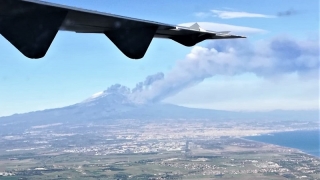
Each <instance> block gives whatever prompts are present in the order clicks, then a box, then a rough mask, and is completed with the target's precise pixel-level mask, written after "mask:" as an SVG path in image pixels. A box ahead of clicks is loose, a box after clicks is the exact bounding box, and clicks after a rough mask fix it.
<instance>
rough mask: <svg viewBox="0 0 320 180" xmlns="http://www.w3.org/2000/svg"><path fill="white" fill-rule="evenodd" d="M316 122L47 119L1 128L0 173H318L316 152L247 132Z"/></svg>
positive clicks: (163, 175) (282, 176)
mask: <svg viewBox="0 0 320 180" xmlns="http://www.w3.org/2000/svg"><path fill="white" fill-rule="evenodd" d="M1 126H2V128H4V127H7V128H9V127H11V126H8V125H1ZM314 127H319V122H317V121H303V122H297V121H283V122H278V121H268V122H264V123H261V122H257V121H241V122H237V121H211V120H206V119H193V120H185V119H179V120H177V119H163V120H162V121H152V120H150V121H148V120H143V121H142V120H136V119H118V120H114V121H112V122H108V123H105V122H98V123H87V122H86V123H77V124H74V123H68V122H66V123H55V124H43V125H37V126H32V127H30V128H26V129H25V130H24V131H22V132H21V133H18V132H17V131H12V132H15V133H6V134H4V133H3V134H2V135H1V137H0V144H1V146H0V179H25V180H27V179H320V178H319V173H320V170H319V166H320V159H319V158H318V157H314V156H311V155H308V154H305V153H303V152H301V151H299V150H296V149H290V148H286V147H281V146H276V145H272V144H265V143H260V142H255V141H250V140H246V139H243V138H242V137H244V136H248V135H255V134H268V133H273V132H279V131H293V130H301V129H305V130H306V129H314ZM11 128H12V127H11Z"/></svg>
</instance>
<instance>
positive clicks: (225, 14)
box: [211, 9, 276, 19]
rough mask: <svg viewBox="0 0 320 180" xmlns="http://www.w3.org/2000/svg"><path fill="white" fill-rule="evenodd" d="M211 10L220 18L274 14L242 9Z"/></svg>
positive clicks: (267, 16)
mask: <svg viewBox="0 0 320 180" xmlns="http://www.w3.org/2000/svg"><path fill="white" fill-rule="evenodd" d="M211 12H212V13H213V14H214V15H215V16H218V17H219V18H222V19H233V18H275V17H276V16H272V15H265V14H257V13H248V12H243V11H221V10H215V9H214V10H211Z"/></svg>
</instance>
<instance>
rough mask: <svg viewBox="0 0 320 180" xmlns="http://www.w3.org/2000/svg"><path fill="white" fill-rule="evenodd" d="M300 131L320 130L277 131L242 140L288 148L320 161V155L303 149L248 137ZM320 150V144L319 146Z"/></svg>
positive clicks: (315, 129)
mask: <svg viewBox="0 0 320 180" xmlns="http://www.w3.org/2000/svg"><path fill="white" fill-rule="evenodd" d="M299 131H319V132H320V129H319V128H311V129H299V130H285V131H275V132H272V133H261V134H257V135H252V136H241V137H240V139H243V140H247V141H252V142H256V143H263V144H269V145H275V146H279V147H283V148H287V149H292V150H294V151H296V152H299V153H303V154H306V155H309V156H312V157H315V158H317V159H320V154H318V155H315V154H310V153H308V152H306V151H304V150H302V149H299V148H296V147H290V146H285V145H279V144H275V143H270V142H264V141H259V140H253V139H249V138H248V137H258V136H274V134H276V133H287V132H299ZM319 148H320V144H319ZM319 152H320V151H318V153H319Z"/></svg>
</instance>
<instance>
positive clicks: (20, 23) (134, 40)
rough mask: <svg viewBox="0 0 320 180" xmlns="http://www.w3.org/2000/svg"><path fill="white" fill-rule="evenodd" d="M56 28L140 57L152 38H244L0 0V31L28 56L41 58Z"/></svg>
mask: <svg viewBox="0 0 320 180" xmlns="http://www.w3.org/2000/svg"><path fill="white" fill-rule="evenodd" d="M59 30H64V31H73V32H77V33H102V34H105V35H106V36H107V37H108V38H109V39H110V40H111V41H112V42H113V43H114V44H115V45H116V46H117V47H118V48H119V49H120V50H121V51H122V52H123V53H124V54H125V55H126V56H128V57H129V58H132V59H140V58H142V57H143V56H144V55H145V53H146V51H147V49H148V47H149V45H150V43H151V41H152V39H153V38H154V37H156V38H167V39H172V40H174V41H176V42H178V43H180V44H183V45H185V46H193V45H195V44H197V43H199V42H201V41H203V40H206V39H229V38H244V37H242V36H235V35H229V32H213V31H206V30H203V29H202V28H200V27H199V25H198V24H197V23H196V24H194V25H192V26H191V27H180V26H174V25H170V24H164V23H158V22H153V21H146V20H141V19H135V18H129V17H123V16H118V15H113V14H107V13H100V12H96V11H89V10H85V9H79V8H74V7H68V6H63V5H58V4H53V3H48V2H43V1H38V0H0V34H1V35H2V36H3V37H5V38H6V39H7V40H8V41H9V42H10V43H11V44H13V45H14V46H15V47H16V48H17V49H18V50H19V51H20V52H21V53H23V54H24V55H25V56H27V57H29V58H35V59H36V58H42V57H43V56H45V54H46V52H47V51H48V49H49V47H50V45H51V43H52V41H53V40H54V38H55V36H56V34H57V32H58V31H59Z"/></svg>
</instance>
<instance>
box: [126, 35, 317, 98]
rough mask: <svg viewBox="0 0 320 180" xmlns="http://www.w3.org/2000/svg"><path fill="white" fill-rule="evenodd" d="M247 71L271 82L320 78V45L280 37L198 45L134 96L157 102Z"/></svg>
mask: <svg viewBox="0 0 320 180" xmlns="http://www.w3.org/2000/svg"><path fill="white" fill-rule="evenodd" d="M248 72H249V73H254V74H256V75H257V76H261V77H264V78H270V79H273V78H274V79H275V78H278V77H279V76H281V75H284V74H289V73H298V74H299V75H300V76H301V77H308V78H318V73H319V45H318V43H317V42H314V41H297V40H294V39H291V38H284V37H278V38H274V39H272V40H270V41H267V42H256V43H250V42H249V41H248V40H225V41H215V42H213V43H211V44H209V46H208V47H200V46H196V47H194V48H193V49H192V50H191V52H190V53H189V54H188V55H187V56H186V58H185V59H184V60H182V61H179V62H178V63H177V65H176V66H175V67H174V68H173V69H172V71H171V72H169V73H168V74H166V76H165V77H164V78H162V79H159V80H157V81H154V82H153V83H151V84H149V87H150V88H148V89H143V90H142V91H139V92H135V93H134V95H133V96H132V97H134V98H136V99H140V100H141V99H143V100H144V101H151V102H158V101H161V100H163V99H165V98H167V97H170V96H172V95H175V94H176V93H178V92H180V91H181V90H183V89H185V88H188V87H190V86H193V85H196V84H198V83H199V82H202V81H203V80H204V79H206V78H210V77H212V76H215V75H229V76H234V75H239V74H243V73H248Z"/></svg>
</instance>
